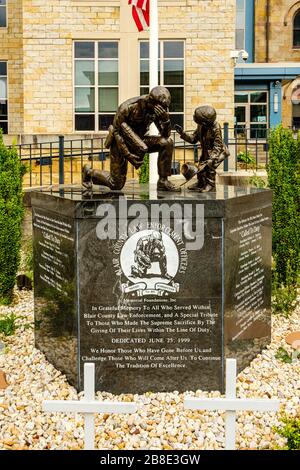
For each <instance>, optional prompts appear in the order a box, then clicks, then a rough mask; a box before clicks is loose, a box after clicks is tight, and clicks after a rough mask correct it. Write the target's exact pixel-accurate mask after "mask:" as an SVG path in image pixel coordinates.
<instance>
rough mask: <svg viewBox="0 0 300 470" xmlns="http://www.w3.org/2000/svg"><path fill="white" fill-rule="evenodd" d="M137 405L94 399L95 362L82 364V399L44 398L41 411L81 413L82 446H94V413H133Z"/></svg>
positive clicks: (90, 447)
mask: <svg viewBox="0 0 300 470" xmlns="http://www.w3.org/2000/svg"><path fill="white" fill-rule="evenodd" d="M136 410H137V406H136V404H135V403H134V402H131V403H127V402H113V401H105V402H103V401H102V402H101V401H97V400H95V364H93V363H85V364H84V398H83V400H69V401H65V400H54V401H52V400H46V401H44V402H43V411H50V412H55V411H59V412H65V413H68V412H69V413H72V412H73V413H82V414H83V415H84V448H85V450H94V448H95V423H94V414H95V413H116V414H120V413H135V412H136Z"/></svg>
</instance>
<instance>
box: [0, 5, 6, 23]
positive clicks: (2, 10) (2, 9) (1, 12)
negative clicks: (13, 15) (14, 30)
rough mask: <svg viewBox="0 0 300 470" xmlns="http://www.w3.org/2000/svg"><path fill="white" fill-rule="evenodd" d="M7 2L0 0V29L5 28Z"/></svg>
mask: <svg viewBox="0 0 300 470" xmlns="http://www.w3.org/2000/svg"><path fill="white" fill-rule="evenodd" d="M6 6H7V0H0V28H6V26H7V9H6Z"/></svg>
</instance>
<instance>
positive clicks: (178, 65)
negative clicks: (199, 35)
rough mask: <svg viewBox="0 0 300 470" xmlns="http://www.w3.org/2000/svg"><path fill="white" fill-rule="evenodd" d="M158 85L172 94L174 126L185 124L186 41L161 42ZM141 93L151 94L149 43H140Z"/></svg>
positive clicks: (171, 115) (171, 113)
mask: <svg viewBox="0 0 300 470" xmlns="http://www.w3.org/2000/svg"><path fill="white" fill-rule="evenodd" d="M158 56H159V59H158V84H159V85H162V86H165V87H166V88H167V89H168V90H169V92H170V93H171V98H172V101H171V107H170V117H171V122H172V126H174V125H175V124H179V125H180V126H183V122H184V41H160V42H159V54H158ZM140 93H141V95H144V94H147V93H149V42H146V41H142V42H140Z"/></svg>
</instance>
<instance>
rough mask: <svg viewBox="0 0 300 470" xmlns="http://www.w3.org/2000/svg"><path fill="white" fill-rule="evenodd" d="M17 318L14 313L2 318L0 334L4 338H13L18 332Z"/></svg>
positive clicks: (0, 319)
mask: <svg viewBox="0 0 300 470" xmlns="http://www.w3.org/2000/svg"><path fill="white" fill-rule="evenodd" d="M16 319H17V316H16V315H15V314H14V313H10V314H9V315H3V316H1V317H0V334H1V333H2V334H4V336H12V335H13V334H14V333H15V331H16Z"/></svg>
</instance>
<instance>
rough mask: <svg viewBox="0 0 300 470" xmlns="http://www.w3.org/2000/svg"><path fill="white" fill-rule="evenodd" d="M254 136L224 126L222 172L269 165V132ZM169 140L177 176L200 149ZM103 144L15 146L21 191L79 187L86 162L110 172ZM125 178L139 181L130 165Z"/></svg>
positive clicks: (99, 141) (99, 140)
mask: <svg viewBox="0 0 300 470" xmlns="http://www.w3.org/2000/svg"><path fill="white" fill-rule="evenodd" d="M253 132H254V129H253V128H251V129H242V130H241V129H238V128H233V129H232V128H229V126H228V124H227V123H225V124H224V127H223V137H224V141H225V143H226V145H228V147H229V150H230V153H231V159H230V162H231V164H230V163H229V159H227V160H225V162H224V171H228V169H232V170H233V169H234V170H249V169H256V170H257V169H260V168H264V167H265V165H266V164H267V163H268V138H267V136H268V131H266V135H265V137H266V138H260V137H256V138H253ZM172 138H173V140H174V151H173V158H172V174H175V175H176V174H180V168H181V166H182V164H183V163H186V162H188V161H189V162H194V163H197V162H198V161H199V158H200V154H201V149H200V147H199V145H192V144H188V143H186V142H184V141H183V140H182V139H181V138H180V137H179V135H178V134H176V132H175V131H172ZM104 142H105V137H91V138H82V139H65V138H64V136H59V138H58V140H54V141H48V142H39V143H30V144H19V145H16V146H15V147H16V148H17V151H18V154H19V157H20V159H21V160H22V162H23V163H24V164H25V165H26V167H27V172H26V174H25V176H24V187H33V186H43V185H52V184H81V169H82V167H83V165H84V164H85V163H88V162H89V163H90V165H91V166H92V167H96V168H98V169H102V170H109V151H108V150H107V149H106V148H105V146H104ZM232 162H234V163H232ZM233 167H234V168H233ZM128 177H132V178H137V177H138V172H137V171H136V170H135V169H134V168H133V166H132V165H129V170H128Z"/></svg>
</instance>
